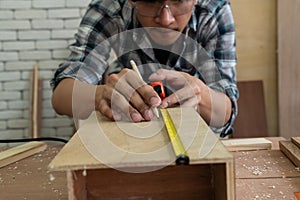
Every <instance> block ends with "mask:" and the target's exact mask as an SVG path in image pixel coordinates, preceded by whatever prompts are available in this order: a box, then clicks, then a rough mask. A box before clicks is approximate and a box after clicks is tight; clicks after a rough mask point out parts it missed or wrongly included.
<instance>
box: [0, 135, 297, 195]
mask: <svg viewBox="0 0 300 200" xmlns="http://www.w3.org/2000/svg"><path fill="white" fill-rule="evenodd" d="M269 139H270V140H272V141H273V148H272V149H271V150H259V151H241V152H233V155H234V158H235V175H236V179H235V183H236V199H237V200H252V199H289V200H290V199H293V198H294V192H299V191H300V172H299V171H300V170H299V168H297V167H295V166H294V165H293V163H291V162H290V160H289V159H288V158H287V157H286V156H285V155H284V154H283V153H282V152H281V151H280V150H279V149H278V144H277V143H278V140H280V139H282V138H269ZM61 148H62V145H53V144H51V145H50V144H49V145H48V148H47V149H46V150H45V151H43V152H41V153H38V154H36V155H34V156H31V157H28V158H25V159H23V160H21V161H19V162H16V163H13V164H10V165H8V166H6V167H3V168H0V197H1V199H10V200H14V199H18V200H20V199H30V200H41V199H45V200H46V199H49V200H54V199H62V200H63V199H65V200H66V199H68V192H67V179H66V175H65V173H64V172H49V171H48V168H47V167H48V165H49V163H50V162H51V160H52V159H53V158H54V157H55V155H56V154H57V153H58V152H59V151H60V149H61Z"/></svg>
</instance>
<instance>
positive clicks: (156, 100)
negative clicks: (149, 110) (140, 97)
mask: <svg viewBox="0 0 300 200" xmlns="http://www.w3.org/2000/svg"><path fill="white" fill-rule="evenodd" d="M150 104H151V105H152V106H154V107H156V106H158V105H159V104H160V99H159V98H157V97H151V98H150Z"/></svg>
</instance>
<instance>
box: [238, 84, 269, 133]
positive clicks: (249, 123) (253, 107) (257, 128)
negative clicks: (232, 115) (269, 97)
mask: <svg viewBox="0 0 300 200" xmlns="http://www.w3.org/2000/svg"><path fill="white" fill-rule="evenodd" d="M237 86H238V89H239V94H240V97H239V99H238V111H239V113H238V115H237V117H236V120H235V122H234V124H233V134H232V137H233V138H250V137H267V136H268V127H267V116H266V107H265V95H264V86H263V81H262V80H257V81H238V83H237Z"/></svg>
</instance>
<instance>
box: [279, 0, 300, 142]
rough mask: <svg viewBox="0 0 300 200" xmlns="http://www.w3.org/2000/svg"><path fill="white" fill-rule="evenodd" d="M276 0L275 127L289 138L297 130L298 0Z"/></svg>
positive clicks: (299, 72)
mask: <svg viewBox="0 0 300 200" xmlns="http://www.w3.org/2000/svg"><path fill="white" fill-rule="evenodd" d="M277 3H278V6H277V7H278V93H279V95H278V98H279V102H278V103H279V128H280V135H281V136H283V137H286V138H287V139H289V138H291V137H293V136H298V135H299V130H300V123H299V121H300V115H299V113H300V104H299V102H300V79H299V76H300V67H299V63H300V56H299V55H300V45H299V42H298V41H299V40H300V17H299V13H300V1H299V0H289V1H286V0H278V1H277Z"/></svg>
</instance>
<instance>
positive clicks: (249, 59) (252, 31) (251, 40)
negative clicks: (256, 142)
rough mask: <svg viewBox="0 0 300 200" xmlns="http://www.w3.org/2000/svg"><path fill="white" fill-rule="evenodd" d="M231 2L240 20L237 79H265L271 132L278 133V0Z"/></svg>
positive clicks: (236, 16)
mask: <svg viewBox="0 0 300 200" xmlns="http://www.w3.org/2000/svg"><path fill="white" fill-rule="evenodd" d="M296 1H297V0H296ZM230 3H231V6H232V12H233V16H234V20H235V23H236V44H237V47H236V50H237V58H238V62H237V80H238V81H249V80H262V81H263V83H264V94H265V102H266V103H265V105H266V114H267V124H268V130H269V135H270V136H278V120H277V119H278V106H277V105H278V102H277V100H278V97H277V45H276V44H277V30H276V27H277V16H276V15H277V13H276V1H274V0H263V1H262V0H231V1H230ZM283 3H285V1H284V0H283ZM254 12H255V13H254Z"/></svg>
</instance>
